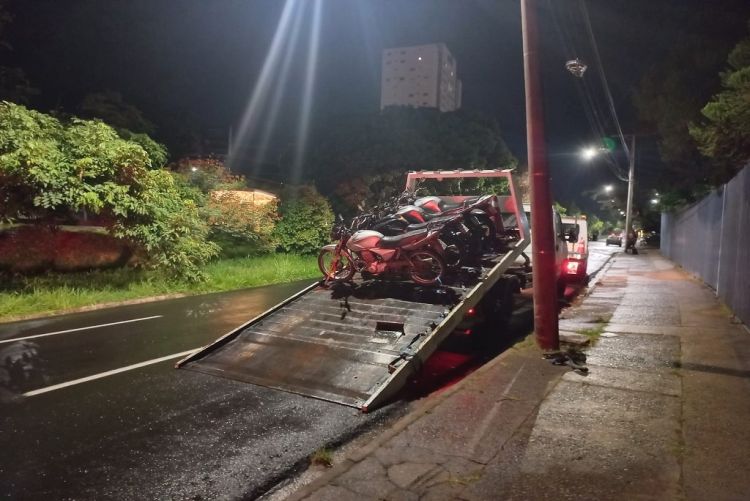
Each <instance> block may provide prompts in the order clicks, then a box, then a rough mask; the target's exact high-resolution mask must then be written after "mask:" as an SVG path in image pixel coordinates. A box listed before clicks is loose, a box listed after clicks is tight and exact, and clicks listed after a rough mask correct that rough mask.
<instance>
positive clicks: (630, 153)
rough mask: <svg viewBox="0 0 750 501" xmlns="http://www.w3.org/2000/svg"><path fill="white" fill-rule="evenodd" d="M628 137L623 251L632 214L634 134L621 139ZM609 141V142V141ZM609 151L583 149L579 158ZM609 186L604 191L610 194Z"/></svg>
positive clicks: (591, 157)
mask: <svg viewBox="0 0 750 501" xmlns="http://www.w3.org/2000/svg"><path fill="white" fill-rule="evenodd" d="M627 136H630V150H629V151H628V198H627V204H626V208H625V242H626V243H625V249H626V250H627V249H628V244H627V237H628V235H629V234H630V227H631V225H632V214H633V186H634V185H635V134H626V135H625V136H623V137H627ZM610 141H611V140H610ZM603 151H604V152H606V151H609V150H608V149H607V148H601V147H600V148H594V147H589V148H584V149H583V150H582V151H581V156H582V157H583V159H584V160H586V161H589V160H592V159H593V158H594V157H595V156H596V155H598V154H599V153H601V152H603ZM609 186H611V185H608V186H605V188H604V189H605V191H606V192H607V193H609V192H610V189H609V188H608V187H609Z"/></svg>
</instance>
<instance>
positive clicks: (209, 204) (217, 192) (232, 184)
mask: <svg viewBox="0 0 750 501" xmlns="http://www.w3.org/2000/svg"><path fill="white" fill-rule="evenodd" d="M171 167H172V169H173V170H174V171H175V178H176V179H177V182H178V186H179V190H180V191H181V193H182V194H183V196H184V197H185V198H188V199H190V200H193V201H194V202H195V203H196V204H197V205H198V206H199V208H200V210H199V213H200V215H201V217H202V218H203V219H204V220H205V221H206V223H207V224H208V226H209V228H210V231H209V239H210V240H211V241H212V242H214V243H216V244H217V245H218V246H219V247H220V248H221V255H222V256H223V257H244V256H249V255H255V254H262V253H266V252H270V251H272V250H273V249H274V245H273V243H272V233H273V228H274V225H275V224H276V220H277V219H278V215H277V212H276V211H277V205H276V201H275V200H267V199H262V200H259V201H256V199H255V198H256V197H255V195H254V193H253V192H250V191H247V190H246V187H247V185H246V182H245V179H244V178H243V177H242V176H235V175H233V174H232V173H231V172H230V171H229V169H227V167H226V166H225V165H224V163H223V162H222V161H221V160H219V159H216V158H211V157H208V158H184V159H181V160H180V161H178V162H176V163H175V164H173V165H172V166H171Z"/></svg>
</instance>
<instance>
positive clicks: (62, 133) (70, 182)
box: [0, 102, 218, 279]
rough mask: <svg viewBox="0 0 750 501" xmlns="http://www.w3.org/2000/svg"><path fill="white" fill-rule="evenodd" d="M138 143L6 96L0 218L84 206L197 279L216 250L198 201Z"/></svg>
mask: <svg viewBox="0 0 750 501" xmlns="http://www.w3.org/2000/svg"><path fill="white" fill-rule="evenodd" d="M152 166H153V162H152V159H151V158H150V157H149V155H148V153H147V151H146V150H145V149H144V148H143V147H142V146H141V145H140V144H138V143H136V142H134V141H128V140H125V139H122V138H121V137H120V136H119V135H118V134H117V132H116V131H115V130H114V129H112V128H111V127H109V126H108V125H106V124H104V123H102V122H100V121H92V120H80V119H75V118H74V119H72V120H70V121H69V122H66V123H63V122H61V121H60V120H58V119H56V118H54V117H51V116H49V115H46V114H44V113H40V112H37V111H33V110H29V109H27V108H25V107H23V106H20V105H16V104H13V103H9V102H3V103H0V218H2V219H5V220H8V221H11V222H23V223H35V224H46V225H56V224H59V223H60V222H66V221H71V220H75V219H76V218H77V217H78V215H79V214H80V213H81V211H84V210H85V211H87V212H89V213H93V214H99V215H101V216H102V221H104V224H105V225H106V226H107V228H108V229H109V231H110V232H111V233H112V234H113V235H114V236H116V237H118V238H123V239H127V240H128V241H129V242H131V243H132V244H133V245H135V246H136V247H138V248H140V249H141V250H142V251H143V252H144V253H145V256H146V258H147V260H146V263H147V264H148V265H153V266H155V267H160V268H166V269H169V270H171V271H172V272H174V273H177V274H179V275H181V276H183V277H186V278H190V279H198V278H200V276H201V274H200V271H199V268H198V267H199V266H200V265H201V264H202V263H205V262H206V261H207V260H208V259H209V258H211V257H212V256H214V255H215V254H216V252H217V250H218V249H217V248H216V246H215V245H213V244H211V243H210V242H207V241H206V236H207V233H208V227H207V226H206V225H205V224H204V223H203V222H202V221H201V219H200V218H199V217H198V208H197V205H196V204H195V203H194V202H193V201H192V200H188V199H185V198H183V197H182V196H181V195H180V192H179V191H178V189H177V187H176V185H175V181H174V179H173V177H172V176H171V175H170V173H169V172H167V171H165V170H162V169H152Z"/></svg>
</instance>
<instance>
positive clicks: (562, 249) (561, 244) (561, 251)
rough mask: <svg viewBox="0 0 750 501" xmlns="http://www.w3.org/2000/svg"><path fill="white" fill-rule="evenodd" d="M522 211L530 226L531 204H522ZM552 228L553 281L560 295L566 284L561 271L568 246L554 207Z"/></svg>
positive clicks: (565, 259) (529, 253) (558, 215)
mask: <svg viewBox="0 0 750 501" xmlns="http://www.w3.org/2000/svg"><path fill="white" fill-rule="evenodd" d="M523 210H524V212H525V213H526V218H527V219H528V220H529V225H531V204H523ZM552 226H553V228H554V232H555V279H556V280H557V289H558V294H559V295H562V294H563V292H564V291H565V282H566V280H565V279H564V277H563V276H562V269H563V266H564V265H565V263H566V261H567V259H568V245H567V242H566V239H565V232H564V226H563V222H562V219H561V218H560V214H559V213H558V212H557V210H556V209H555V208H554V207H552ZM531 233H532V235H533V234H534V231H533V230H532V232H531ZM529 249H531V245H529ZM528 255H529V256H528V257H529V259H531V252H528ZM532 266H533V263H532Z"/></svg>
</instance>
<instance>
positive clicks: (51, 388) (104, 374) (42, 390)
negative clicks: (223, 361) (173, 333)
mask: <svg viewBox="0 0 750 501" xmlns="http://www.w3.org/2000/svg"><path fill="white" fill-rule="evenodd" d="M198 349H200V348H196V349H193V350H188V351H183V352H180V353H175V354H173V355H167V356H166V357H160V358H154V359H152V360H146V361H145V362H140V363H137V364H133V365H128V366H127V367H120V368H119V369H114V370H111V371H107V372H100V373H99V374H94V375H93V376H86V377H82V378H80V379H74V380H72V381H67V382H65V383H60V384H55V385H52V386H47V387H45V388H39V389H38V390H31V391H27V392H26V393H24V394H23V395H22V396H24V397H33V396H35V395H41V394H42V393H48V392H50V391H55V390H60V389H62V388H67V387H68V386H74V385H77V384H81V383H86V382H88V381H94V380H95V379H101V378H105V377H107V376H113V375H115V374H119V373H121V372H126V371H132V370H133V369H140V368H141V367H146V366H147V365H153V364H158V363H159V362H165V361H167V360H172V359H174V358H180V357H186V356H188V355H190V354H191V353H193V352H195V351H196V350H198Z"/></svg>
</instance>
